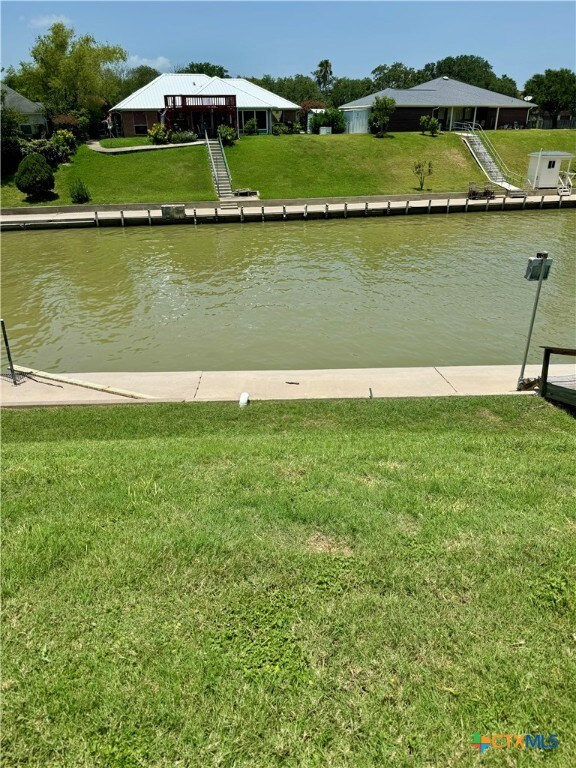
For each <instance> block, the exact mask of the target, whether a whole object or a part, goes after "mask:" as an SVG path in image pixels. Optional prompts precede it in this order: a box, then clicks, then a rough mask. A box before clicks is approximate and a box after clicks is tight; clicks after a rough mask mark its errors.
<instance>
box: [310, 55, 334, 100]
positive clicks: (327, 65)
mask: <svg viewBox="0 0 576 768" xmlns="http://www.w3.org/2000/svg"><path fill="white" fill-rule="evenodd" d="M312 74H313V75H314V77H315V78H316V82H317V83H318V86H319V88H320V90H321V91H322V93H326V91H327V90H328V88H329V87H330V85H331V83H332V64H331V62H330V60H329V59H322V61H321V62H320V63H319V64H318V69H316V70H315V71H314V72H313V73H312Z"/></svg>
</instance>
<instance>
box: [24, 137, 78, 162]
mask: <svg viewBox="0 0 576 768" xmlns="http://www.w3.org/2000/svg"><path fill="white" fill-rule="evenodd" d="M61 134H65V135H64V136H62V135H61ZM71 146H72V147H74V148H75V146H76V142H75V140H74V136H73V135H72V134H71V133H69V132H68V131H56V132H55V133H54V135H53V136H52V137H51V138H50V139H31V140H30V141H26V140H22V141H21V142H20V149H21V151H22V155H23V157H27V156H28V155H42V157H43V158H44V159H45V160H46V162H47V163H48V165H49V166H50V167H51V168H57V167H58V166H59V164H60V163H67V162H68V160H70V157H71V156H72V154H73V153H74V149H73V148H71Z"/></svg>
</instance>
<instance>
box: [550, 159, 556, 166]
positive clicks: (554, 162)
mask: <svg viewBox="0 0 576 768" xmlns="http://www.w3.org/2000/svg"><path fill="white" fill-rule="evenodd" d="M548 168H556V160H548Z"/></svg>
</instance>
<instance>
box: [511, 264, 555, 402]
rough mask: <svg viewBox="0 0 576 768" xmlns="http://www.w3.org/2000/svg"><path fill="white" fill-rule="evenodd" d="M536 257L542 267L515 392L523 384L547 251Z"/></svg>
mask: <svg viewBox="0 0 576 768" xmlns="http://www.w3.org/2000/svg"><path fill="white" fill-rule="evenodd" d="M536 256H537V257H538V258H539V259H542V265H541V267H540V277H539V278H538V287H537V288H536V296H535V298H534V307H533V308H532V317H531V318H530V327H529V329H528V341H527V342H526V351H525V352H524V360H523V361H522V370H521V371H520V376H519V377H518V384H517V385H516V390H517V391H518V390H520V389H521V388H522V383H523V382H524V370H525V368H526V360H527V359H528V349H529V348H530V340H531V338H532V329H533V328H534V320H535V318H536V310H537V309H538V299H539V298H540V289H541V288H542V281H543V280H544V272H545V271H546V259H547V258H548V251H542V252H541V253H537V254H536Z"/></svg>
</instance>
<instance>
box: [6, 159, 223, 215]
mask: <svg viewBox="0 0 576 768" xmlns="http://www.w3.org/2000/svg"><path fill="white" fill-rule="evenodd" d="M75 176H76V177H79V178H81V179H82V181H83V182H84V183H85V184H86V186H87V187H88V189H89V191H90V203H91V204H106V203H170V202H186V201H188V200H215V199H216V196H215V192H214V186H213V184H212V177H211V173H210V165H209V160H208V155H207V152H206V148H205V147H204V146H201V145H199V146H195V147H181V148H178V149H166V150H163V151H159V152H142V153H139V152H136V153H134V154H128V155H103V154H100V153H98V152H94V150H92V149H89V148H88V147H87V146H85V145H84V146H81V147H80V148H79V150H78V152H77V153H76V155H75V156H74V158H73V161H72V163H71V164H70V165H63V166H60V167H59V168H58V170H57V172H56V187H55V192H56V195H57V197H56V198H55V199H54V200H51V201H49V202H46V203H44V205H71V204H72V200H71V199H70V192H69V183H70V180H71V179H72V178H73V177H75ZM26 205H29V203H28V202H27V201H26V197H25V195H23V194H22V192H20V191H19V190H18V189H17V188H16V186H15V184H14V182H13V179H8V180H3V181H2V207H3V208H11V207H20V206H26Z"/></svg>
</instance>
